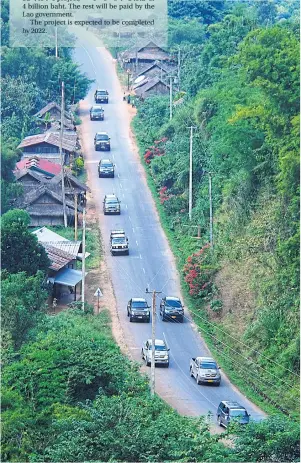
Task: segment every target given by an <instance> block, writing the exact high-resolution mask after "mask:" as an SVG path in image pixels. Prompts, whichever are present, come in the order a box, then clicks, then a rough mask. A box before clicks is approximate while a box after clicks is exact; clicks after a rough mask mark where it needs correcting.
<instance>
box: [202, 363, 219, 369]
mask: <svg viewBox="0 0 301 463" xmlns="http://www.w3.org/2000/svg"><path fill="white" fill-rule="evenodd" d="M200 367H201V368H204V369H206V370H207V369H213V370H216V369H217V365H216V363H214V362H202V363H201V364H200Z"/></svg>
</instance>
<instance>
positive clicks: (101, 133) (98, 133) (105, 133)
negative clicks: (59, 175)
mask: <svg viewBox="0 0 301 463" xmlns="http://www.w3.org/2000/svg"><path fill="white" fill-rule="evenodd" d="M96 135H108V133H107V132H96Z"/></svg>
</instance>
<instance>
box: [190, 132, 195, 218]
mask: <svg viewBox="0 0 301 463" xmlns="http://www.w3.org/2000/svg"><path fill="white" fill-rule="evenodd" d="M189 128H190V143H189V220H191V218H192V137H193V129H195V128H196V127H193V126H190V127H189Z"/></svg>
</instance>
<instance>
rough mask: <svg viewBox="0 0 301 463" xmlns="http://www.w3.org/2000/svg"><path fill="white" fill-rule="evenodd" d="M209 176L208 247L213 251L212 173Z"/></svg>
mask: <svg viewBox="0 0 301 463" xmlns="http://www.w3.org/2000/svg"><path fill="white" fill-rule="evenodd" d="M208 176H209V206H210V246H211V251H213V208H212V172H208Z"/></svg>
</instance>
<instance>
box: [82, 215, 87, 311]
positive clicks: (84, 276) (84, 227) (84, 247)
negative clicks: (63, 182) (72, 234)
mask: <svg viewBox="0 0 301 463" xmlns="http://www.w3.org/2000/svg"><path fill="white" fill-rule="evenodd" d="M82 245H83V254H82V310H83V312H84V311H85V278H86V208H85V207H84V208H83V238H82Z"/></svg>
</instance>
